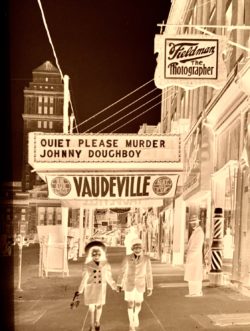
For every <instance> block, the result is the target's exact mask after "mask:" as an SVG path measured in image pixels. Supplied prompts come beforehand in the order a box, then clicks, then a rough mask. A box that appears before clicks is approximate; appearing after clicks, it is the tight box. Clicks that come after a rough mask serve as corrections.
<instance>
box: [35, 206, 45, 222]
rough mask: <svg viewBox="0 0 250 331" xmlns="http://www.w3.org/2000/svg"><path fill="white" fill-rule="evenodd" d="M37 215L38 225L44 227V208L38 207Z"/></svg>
mask: <svg viewBox="0 0 250 331" xmlns="http://www.w3.org/2000/svg"><path fill="white" fill-rule="evenodd" d="M37 214H38V215H37V216H38V217H37V220H38V225H45V208H44V207H38V210H37Z"/></svg>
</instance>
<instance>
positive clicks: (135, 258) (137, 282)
mask: <svg viewBox="0 0 250 331" xmlns="http://www.w3.org/2000/svg"><path fill="white" fill-rule="evenodd" d="M131 249H132V251H133V253H132V254H130V255H127V256H126V257H125V258H124V260H123V262H122V265H121V271H120V275H119V276H118V281H117V288H118V291H119V292H120V291H121V290H122V289H123V290H124V291H125V300H126V301H127V302H128V318H129V324H130V329H129V330H131V331H133V330H135V328H136V327H138V326H139V312H140V310H141V304H142V302H143V294H144V292H145V290H146V287H147V295H148V296H150V295H152V291H153V276H152V267H151V261H150V257H149V256H147V255H144V254H143V252H142V241H141V239H139V238H135V239H134V240H133V241H132V243H131Z"/></svg>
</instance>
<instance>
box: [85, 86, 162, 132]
mask: <svg viewBox="0 0 250 331" xmlns="http://www.w3.org/2000/svg"><path fill="white" fill-rule="evenodd" d="M155 90H157V87H156V88H154V89H153V90H151V91H149V92H148V93H146V94H144V95H143V96H142V97H140V98H139V99H136V100H135V101H133V102H131V103H130V104H128V105H127V106H125V107H123V108H122V109H120V110H118V111H117V112H115V113H114V114H112V115H110V116H109V117H107V118H105V119H104V120H102V121H101V122H99V123H97V124H95V125H94V126H92V127H91V128H90V129H88V130H87V131H85V133H86V132H89V131H90V130H92V129H94V128H95V127H97V126H99V125H100V124H102V123H104V122H106V121H108V120H109V119H110V118H112V117H114V116H116V115H117V114H119V113H121V112H122V111H123V110H124V109H127V108H128V107H129V106H131V105H133V104H134V103H136V102H138V101H139V100H141V99H143V98H144V97H146V96H147V95H149V94H151V93H153V92H154V91H155ZM152 100H153V99H152Z"/></svg>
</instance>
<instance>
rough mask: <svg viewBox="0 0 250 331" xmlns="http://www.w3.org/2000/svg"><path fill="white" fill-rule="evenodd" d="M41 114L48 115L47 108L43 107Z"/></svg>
mask: <svg viewBox="0 0 250 331" xmlns="http://www.w3.org/2000/svg"><path fill="white" fill-rule="evenodd" d="M43 112H44V114H48V107H47V106H44V107H43Z"/></svg>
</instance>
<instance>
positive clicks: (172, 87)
mask: <svg viewBox="0 0 250 331" xmlns="http://www.w3.org/2000/svg"><path fill="white" fill-rule="evenodd" d="M172 89H175V86H171V87H170V89H169V90H172ZM175 94H176V93H175V92H174V93H173V94H171V95H170V96H174V95H175ZM161 95H162V93H161V94H158V95H157V96H156V97H154V98H152V99H150V100H149V101H147V102H145V103H144V104H142V105H141V106H139V107H137V108H136V109H134V110H132V111H130V112H129V113H128V114H126V115H125V116H123V117H121V118H119V119H118V120H117V121H115V122H113V123H112V124H110V125H108V126H106V127H105V128H104V129H102V130H101V131H99V132H98V133H100V132H102V131H103V130H106V129H107V128H109V127H110V126H112V125H113V124H115V123H117V122H119V121H120V120H122V119H123V118H125V117H127V116H129V115H130V114H132V113H134V112H135V111H136V110H138V109H140V108H142V107H143V106H145V105H146V104H148V103H150V102H151V101H153V100H154V99H156V98H157V97H158V96H161ZM165 100H166V98H164V99H163V100H162V101H165ZM162 101H161V102H162ZM157 105H158V104H157ZM116 114H117V113H114V114H113V116H115V115H116Z"/></svg>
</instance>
